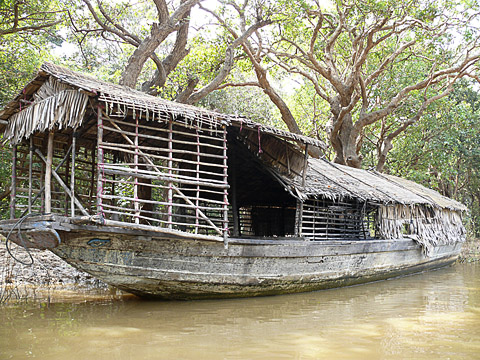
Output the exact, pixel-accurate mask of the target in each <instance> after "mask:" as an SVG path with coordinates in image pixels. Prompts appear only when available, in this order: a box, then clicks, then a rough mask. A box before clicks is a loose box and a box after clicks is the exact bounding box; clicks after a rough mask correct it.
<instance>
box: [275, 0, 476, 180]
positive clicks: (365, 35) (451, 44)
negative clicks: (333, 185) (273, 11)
mask: <svg viewBox="0 0 480 360" xmlns="http://www.w3.org/2000/svg"><path fill="white" fill-rule="evenodd" d="M336 4H337V5H336V7H335V9H333V10H332V11H331V12H328V11H325V10H324V9H322V8H321V7H320V6H319V4H318V3H313V2H310V1H303V0H295V1H285V2H283V6H284V8H285V12H291V13H292V14H293V15H292V16H291V18H290V21H288V22H287V21H285V22H283V23H281V24H279V26H278V30H277V31H276V37H275V39H274V41H271V44H270V48H269V52H270V54H271V55H270V56H271V58H272V59H274V60H276V61H277V62H278V64H279V66H281V67H283V68H284V69H285V70H286V71H288V72H289V73H292V74H299V75H301V76H302V77H303V78H304V79H306V81H309V82H311V83H312V84H313V86H314V87H315V90H316V93H317V94H318V96H319V97H321V98H322V99H323V100H324V101H325V102H326V103H327V104H328V106H329V108H330V112H331V118H330V125H329V129H328V133H329V140H330V142H331V144H332V147H333V150H334V151H335V162H337V163H341V164H346V165H349V166H353V167H360V166H361V164H362V155H361V147H362V144H363V141H364V133H365V129H366V128H368V127H369V126H371V125H373V124H376V123H379V122H382V121H385V119H386V118H388V117H390V119H391V120H393V121H394V124H391V126H389V129H388V131H386V132H385V131H384V133H383V134H382V139H381V142H380V146H379V149H378V153H379V162H378V166H377V169H378V170H380V171H381V170H382V169H383V164H384V163H385V159H386V156H387V155H388V153H389V151H390V150H391V149H392V141H393V139H395V138H396V137H397V136H399V135H400V134H401V133H403V132H404V131H405V130H406V129H407V128H408V127H410V126H411V125H413V124H415V123H417V122H418V121H419V119H420V118H421V117H422V115H423V114H424V113H425V111H426V109H427V108H428V106H429V105H431V104H432V103H434V102H435V101H437V100H439V99H441V98H443V97H445V96H447V95H448V94H449V93H450V92H451V91H452V90H453V84H454V83H455V82H456V81H457V80H458V79H460V78H463V77H467V76H472V77H474V76H476V74H475V71H476V70H478V66H477V64H478V60H479V59H480V52H479V45H480V44H479V38H480V37H479V34H478V30H476V29H474V28H473V26H469V21H470V19H471V18H473V17H474V16H477V15H478V11H479V6H478V4H471V7H469V8H467V7H466V6H467V4H464V5H462V4H460V5H457V4H456V3H454V2H452V1H440V2H439V1H435V2H434V1H429V0H427V1H417V0H407V1H393V0H386V1H370V0H361V1H349V0H347V1H342V0H338V1H337V2H336ZM459 37H461V38H459ZM406 105H408V106H406ZM401 109H403V110H405V111H404V113H403V114H401V116H400V115H399V114H400V110H401ZM406 109H408V111H406Z"/></svg>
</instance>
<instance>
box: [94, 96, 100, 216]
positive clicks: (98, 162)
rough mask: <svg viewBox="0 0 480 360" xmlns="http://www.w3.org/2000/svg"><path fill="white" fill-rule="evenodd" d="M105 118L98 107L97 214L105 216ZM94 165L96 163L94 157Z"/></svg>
mask: <svg viewBox="0 0 480 360" xmlns="http://www.w3.org/2000/svg"><path fill="white" fill-rule="evenodd" d="M102 141H103V117H102V107H101V106H100V105H98V106H97V213H98V214H99V215H101V216H103V209H102V196H103V171H102V170H103V147H102ZM92 163H95V161H94V158H93V157H92Z"/></svg>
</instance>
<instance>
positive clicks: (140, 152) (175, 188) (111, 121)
mask: <svg viewBox="0 0 480 360" xmlns="http://www.w3.org/2000/svg"><path fill="white" fill-rule="evenodd" d="M108 120H109V121H110V123H111V124H112V125H113V126H115V127H116V128H117V129H119V130H121V129H120V127H119V126H118V125H117V124H115V122H114V121H113V120H112V119H110V118H108ZM122 136H123V138H124V139H125V140H127V141H128V142H129V143H130V144H133V141H132V140H131V139H130V138H129V137H128V136H126V135H125V134H122ZM139 154H140V155H141V156H142V158H143V159H144V160H145V161H146V162H147V164H149V165H150V166H151V167H152V168H153V169H155V170H156V171H157V172H158V173H159V174H163V173H162V172H161V171H160V170H159V169H158V168H157V166H156V165H155V164H154V163H153V162H152V160H151V159H150V157H149V156H150V155H146V154H144V153H143V152H142V151H139ZM212 165H213V164H212ZM221 166H222V167H224V165H221ZM129 175H131V174H128V173H127V176H129ZM144 177H145V176H144ZM156 179H159V180H165V179H162V178H161V177H157V178H156ZM167 180H171V178H170V177H168V178H167ZM176 181H177V182H180V181H179V180H176ZM183 182H184V183H186V181H183ZM192 183H194V182H192ZM222 186H226V187H228V184H226V185H222ZM172 187H173V190H175V191H176V192H177V194H178V195H179V196H181V197H182V199H183V200H185V202H187V203H188V204H190V205H192V206H195V204H194V203H193V202H192V201H191V200H190V199H189V198H188V197H186V196H185V195H184V194H183V193H182V192H181V191H180V189H179V188H178V187H176V186H175V185H173V184H172ZM199 215H200V216H201V217H202V218H203V219H204V220H205V221H207V222H208V223H209V224H210V225H212V226H213V227H214V229H215V231H217V232H218V233H219V234H222V231H221V230H220V229H218V227H217V226H216V225H215V224H213V222H211V220H210V219H209V218H208V217H207V216H206V215H205V214H204V213H203V212H202V211H200V210H199Z"/></svg>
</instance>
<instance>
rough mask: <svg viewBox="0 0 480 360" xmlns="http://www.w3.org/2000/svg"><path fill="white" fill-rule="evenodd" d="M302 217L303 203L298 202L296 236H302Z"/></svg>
mask: <svg viewBox="0 0 480 360" xmlns="http://www.w3.org/2000/svg"><path fill="white" fill-rule="evenodd" d="M302 216H303V202H302V201H300V200H297V208H296V211H295V236H302Z"/></svg>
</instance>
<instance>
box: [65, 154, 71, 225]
mask: <svg viewBox="0 0 480 360" xmlns="http://www.w3.org/2000/svg"><path fill="white" fill-rule="evenodd" d="M70 161H71V159H70V156H68V158H67V160H66V161H65V184H66V185H67V186H68V184H69V183H70V178H69V177H70V164H71V163H70ZM70 191H71V189H70ZM69 199H70V197H69V195H68V194H67V193H66V192H65V206H64V207H65V216H68V208H69V206H68V203H69V201H68V200H69Z"/></svg>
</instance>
